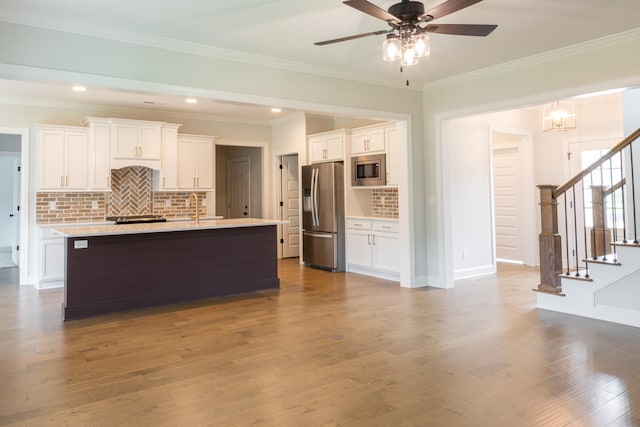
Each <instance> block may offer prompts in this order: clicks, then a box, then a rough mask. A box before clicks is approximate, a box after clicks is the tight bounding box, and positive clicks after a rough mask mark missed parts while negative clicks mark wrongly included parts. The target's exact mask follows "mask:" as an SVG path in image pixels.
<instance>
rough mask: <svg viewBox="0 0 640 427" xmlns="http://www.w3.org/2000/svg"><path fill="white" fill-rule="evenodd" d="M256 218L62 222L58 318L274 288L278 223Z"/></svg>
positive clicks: (77, 316) (276, 273) (75, 317)
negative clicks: (62, 270)
mask: <svg viewBox="0 0 640 427" xmlns="http://www.w3.org/2000/svg"><path fill="white" fill-rule="evenodd" d="M281 223H282V222H281V221H272V220H262V219H251V218H243V219H236V220H234V219H229V220H216V221H203V222H201V223H200V224H196V223H194V222H187V223H154V224H134V225H103V226H96V227H77V228H61V229H57V230H56V232H57V233H59V234H61V235H63V236H65V284H64V303H63V306H62V316H63V318H64V320H70V319H77V318H82V317H87V316H95V315H99V314H106V313H113V312H118V311H123V310H131V309H138V308H144V307H153V306H158V305H164V304H173V303H178V302H184V301H192V300H199V299H205V298H215V297H221V296H227V295H235V294H242V293H247V292H255V291H262V290H267V289H278V288H279V287H280V279H279V278H278V264H277V230H276V227H277V224H281Z"/></svg>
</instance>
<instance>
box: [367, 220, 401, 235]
mask: <svg viewBox="0 0 640 427" xmlns="http://www.w3.org/2000/svg"><path fill="white" fill-rule="evenodd" d="M373 231H381V232H382V231H384V232H387V233H399V232H400V226H399V224H398V222H397V221H374V222H373Z"/></svg>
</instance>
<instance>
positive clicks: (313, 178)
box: [311, 169, 316, 227]
mask: <svg viewBox="0 0 640 427" xmlns="http://www.w3.org/2000/svg"><path fill="white" fill-rule="evenodd" d="M315 193H316V170H315V169H311V225H313V226H314V227H315V226H316V206H315V197H314V194H315Z"/></svg>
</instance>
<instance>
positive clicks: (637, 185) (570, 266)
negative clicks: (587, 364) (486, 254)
mask: <svg viewBox="0 0 640 427" xmlns="http://www.w3.org/2000/svg"><path fill="white" fill-rule="evenodd" d="M639 138H640V129H638V130H636V131H635V132H633V133H632V134H631V135H629V136H628V137H627V138H625V139H624V140H622V141H621V142H620V143H619V144H617V145H616V146H615V147H613V148H612V149H611V150H610V151H609V152H608V153H607V154H605V155H604V156H603V157H602V158H601V159H599V160H598V161H596V162H594V163H593V164H592V165H590V166H589V167H588V168H586V169H585V170H584V171H582V172H580V173H579V174H578V175H576V176H575V177H573V178H572V179H570V180H569V181H568V182H567V183H566V184H564V185H562V186H552V185H543V186H539V187H538V188H539V189H540V208H541V220H542V228H541V233H540V284H539V285H538V288H537V289H534V291H536V292H538V295H537V300H538V301H537V306H538V308H542V309H547V310H553V311H559V312H563V313H568V314H574V315H578V316H584V317H590V318H594V319H600V320H606V321H610V322H615V323H621V324H625V325H630V326H636V327H640V243H639V237H638V230H639V227H638V220H639V219H640V143H638V142H636V141H637V140H638V139H639ZM634 143H635V144H634ZM634 145H636V146H635V160H634ZM636 164H637V165H638V166H637V167H634V166H635V165H636Z"/></svg>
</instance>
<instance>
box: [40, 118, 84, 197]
mask: <svg viewBox="0 0 640 427" xmlns="http://www.w3.org/2000/svg"><path fill="white" fill-rule="evenodd" d="M37 133H38V137H37V138H38V157H39V168H38V172H39V178H38V190H86V189H87V188H88V186H89V176H88V173H89V169H88V147H89V145H88V133H87V129H86V128H75V127H66V126H42V127H39V128H38V129H37Z"/></svg>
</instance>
